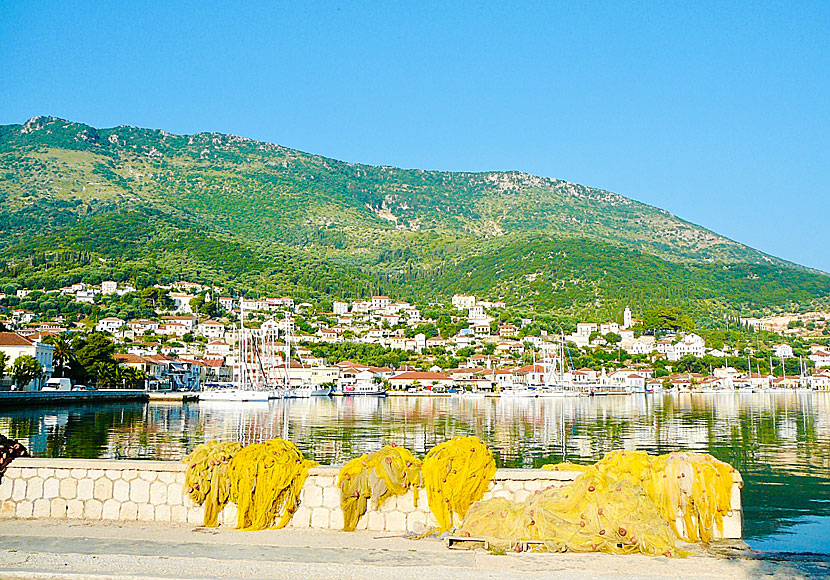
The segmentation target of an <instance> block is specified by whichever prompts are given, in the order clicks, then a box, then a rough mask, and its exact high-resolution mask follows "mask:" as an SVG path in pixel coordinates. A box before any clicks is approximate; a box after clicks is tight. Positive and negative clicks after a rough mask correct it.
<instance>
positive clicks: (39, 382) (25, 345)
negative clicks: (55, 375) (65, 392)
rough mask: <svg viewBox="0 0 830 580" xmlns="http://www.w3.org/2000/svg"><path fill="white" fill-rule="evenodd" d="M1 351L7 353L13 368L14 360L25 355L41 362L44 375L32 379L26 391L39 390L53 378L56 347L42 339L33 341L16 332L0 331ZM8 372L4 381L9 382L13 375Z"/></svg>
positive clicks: (10, 365) (7, 362)
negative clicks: (53, 358) (53, 360)
mask: <svg viewBox="0 0 830 580" xmlns="http://www.w3.org/2000/svg"><path fill="white" fill-rule="evenodd" d="M0 351H2V352H4V353H6V357H7V360H6V365H7V366H8V368H9V369H11V367H12V365H13V364H14V361H16V360H17V359H18V358H19V357H21V356H24V355H29V356H33V357H34V358H35V359H36V360H37V362H39V363H40V366H41V369H42V370H43V375H42V376H41V377H39V378H36V379H34V380H32V381H31V382H30V383H29V384H28V385H24V386H23V390H24V391H38V390H40V388H41V387H42V386H43V383H45V382H46V380H47V379H49V378H51V376H52V372H53V371H54V368H53V367H52V355H53V353H54V351H55V347H53V346H52V345H51V344H45V343H42V342H40V341H32V340H29V339H28V338H26V337H25V336H21V335H19V334H17V333H16V332H0ZM10 374H11V373H10V372H9V373H7V376H6V379H5V381H4V382H6V383H7V384H9V383H10V382H11V381H10V379H11V377H10V376H8V375H10Z"/></svg>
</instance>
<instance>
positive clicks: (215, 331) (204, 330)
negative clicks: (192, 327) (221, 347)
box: [197, 320, 225, 338]
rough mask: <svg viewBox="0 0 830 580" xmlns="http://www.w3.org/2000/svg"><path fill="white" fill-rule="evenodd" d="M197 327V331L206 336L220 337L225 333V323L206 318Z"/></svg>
mask: <svg viewBox="0 0 830 580" xmlns="http://www.w3.org/2000/svg"><path fill="white" fill-rule="evenodd" d="M197 329H198V333H199V334H200V335H202V336H204V337H206V338H222V337H223V336H224V335H225V325H224V324H222V323H221V322H217V321H216V320H207V321H205V322H203V323H201V324H200V325H199V326H198V327H197Z"/></svg>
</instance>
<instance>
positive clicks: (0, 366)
mask: <svg viewBox="0 0 830 580" xmlns="http://www.w3.org/2000/svg"><path fill="white" fill-rule="evenodd" d="M7 362H9V355H7V354H6V353H5V352H3V351H2V350H0V380H2V379H3V377H5V376H6V363H7Z"/></svg>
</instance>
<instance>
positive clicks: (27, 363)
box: [12, 354, 43, 389]
mask: <svg viewBox="0 0 830 580" xmlns="http://www.w3.org/2000/svg"><path fill="white" fill-rule="evenodd" d="M42 376H43V367H41V366H40V363H39V362H38V360H37V359H36V358H35V357H33V356H32V355H29V354H24V355H22V356H19V357H17V359H15V361H14V363H13V364H12V378H13V379H14V384H16V385H17V388H18V389H22V388H23V387H25V386H26V385H28V384H29V383H30V382H32V381H33V380H35V379H39V378H40V377H42Z"/></svg>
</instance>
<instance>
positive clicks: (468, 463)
mask: <svg viewBox="0 0 830 580" xmlns="http://www.w3.org/2000/svg"><path fill="white" fill-rule="evenodd" d="M423 474H424V485H425V487H426V490H427V501H428V502H429V509H430V511H431V512H432V515H434V516H435V519H436V520H437V521H438V527H439V528H440V529H441V530H442V531H445V530H449V529H450V528H452V527H453V525H454V523H455V521H454V514H455V515H458V517H459V518H464V516H465V515H466V514H467V510H468V509H469V508H470V506H471V505H472V504H473V503H474V502H477V501H478V500H480V499H481V498H482V497H483V496H484V493H485V492H486V491H487V488H488V487H489V486H490V482H492V480H493V476H494V475H495V474H496V462H495V461H494V460H493V454H492V453H491V452H490V450H489V449H487V446H486V445H485V444H484V443H482V442H481V440H480V439H479V438H478V437H455V438H453V439H450V440H449V441H446V442H444V443H441V444H440V445H436V446H435V447H433V448H432V449H431V450H430V451H429V453H427V455H426V457H425V458H424V466H423Z"/></svg>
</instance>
